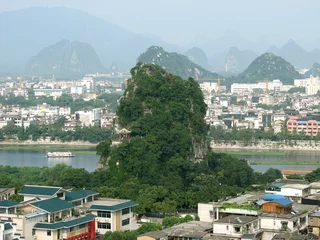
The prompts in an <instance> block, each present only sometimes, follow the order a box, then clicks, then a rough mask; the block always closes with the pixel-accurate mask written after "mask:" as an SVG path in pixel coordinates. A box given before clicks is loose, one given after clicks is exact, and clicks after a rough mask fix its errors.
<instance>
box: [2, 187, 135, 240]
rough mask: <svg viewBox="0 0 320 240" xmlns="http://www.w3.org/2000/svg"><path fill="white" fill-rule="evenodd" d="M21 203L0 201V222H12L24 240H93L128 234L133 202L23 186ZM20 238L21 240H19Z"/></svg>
mask: <svg viewBox="0 0 320 240" xmlns="http://www.w3.org/2000/svg"><path fill="white" fill-rule="evenodd" d="M18 194H19V195H22V196H23V198H24V201H22V202H20V203H19V202H13V201H10V200H5V201H0V221H8V220H10V221H12V222H13V223H14V224H15V226H16V227H15V229H16V230H15V232H16V233H18V234H20V236H22V237H24V238H25V239H27V240H29V239H39V240H60V239H64V240H66V239H68V240H75V239H88V240H89V239H95V237H96V234H98V235H99V234H101V235H102V234H104V233H105V232H107V231H128V230H131V229H135V228H136V226H137V225H136V224H135V225H134V226H133V220H134V217H133V213H132V207H133V206H136V205H137V204H136V203H135V202H132V201H130V200H121V199H99V198H98V197H97V196H98V194H99V193H97V192H94V191H91V190H86V189H83V190H80V191H73V190H67V189H63V188H61V187H52V186H35V185H26V186H24V187H23V188H22V190H21V191H20V192H19V193H18ZM21 239H23V238H21Z"/></svg>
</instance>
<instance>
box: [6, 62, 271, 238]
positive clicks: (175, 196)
mask: <svg viewBox="0 0 320 240" xmlns="http://www.w3.org/2000/svg"><path fill="white" fill-rule="evenodd" d="M131 73H132V78H131V79H129V81H128V87H127V89H126V92H125V94H124V96H123V98H122V99H121V100H120V106H119V108H118V111H117V114H118V117H119V123H120V124H121V125H122V126H124V127H126V128H128V129H129V130H131V131H132V134H131V139H130V140H125V141H123V142H122V143H121V144H119V145H117V146H114V147H111V149H110V141H103V142H102V143H101V144H99V145H98V147H97V153H98V154H99V155H101V156H102V157H103V158H105V159H109V160H108V164H109V168H107V169H100V170H97V171H95V172H92V173H89V172H87V171H85V170H84V169H73V168H71V167H69V166H66V165H63V164H58V165H56V166H55V167H53V168H47V167H45V168H22V167H21V168H19V167H3V166H2V167H0V180H1V181H2V182H1V181H0V187H1V186H3V185H5V186H7V187H8V186H16V187H17V189H19V187H21V185H22V184H26V183H28V184H42V185H54V186H61V187H65V188H69V187H74V188H78V189H80V188H86V189H92V190H95V191H97V192H99V193H100V196H101V197H110V198H122V199H132V200H134V201H137V202H138V204H139V205H138V206H137V207H136V208H135V212H137V213H139V214H143V213H145V212H156V213H161V214H172V213H175V212H176V209H177V208H190V207H196V206H197V204H198V203H199V202H209V201H212V200H215V201H217V200H218V199H221V198H222V197H227V196H236V195H237V194H238V193H242V192H244V191H246V190H248V189H251V185H252V184H254V183H260V184H266V183H268V182H269V183H270V182H272V181H274V180H275V179H276V176H277V174H276V173H274V172H270V173H268V174H267V175H265V174H261V173H260V174H258V173H254V172H253V170H252V168H251V167H250V166H249V165H248V163H247V161H246V160H244V159H239V158H236V157H234V156H230V155H227V154H223V153H214V152H209V153H207V154H206V150H207V147H206V138H207V132H208V128H207V126H206V124H205V123H204V120H203V117H204V115H205V111H206V106H205V104H204V102H203V95H202V92H201V91H200V88H199V85H198V84H197V83H196V82H195V81H194V80H193V79H191V78H190V79H188V80H187V81H185V80H182V78H180V77H178V76H174V75H171V74H168V73H167V72H166V71H164V70H163V69H162V68H161V67H159V66H156V65H150V64H137V66H136V67H135V68H133V69H132V71H131ZM196 156H198V157H202V160H201V161H195V159H196ZM197 160H199V159H197ZM169 220H170V221H169ZM169 220H168V223H167V225H171V224H172V222H174V221H175V219H169ZM117 234H118V235H117V237H116V236H113V237H114V238H107V239H126V238H124V235H121V233H117ZM131 237H132V236H131ZM128 239H130V238H128Z"/></svg>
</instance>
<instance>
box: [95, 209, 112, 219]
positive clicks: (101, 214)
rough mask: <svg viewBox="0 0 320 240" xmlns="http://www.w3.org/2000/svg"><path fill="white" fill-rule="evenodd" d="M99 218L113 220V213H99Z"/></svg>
mask: <svg viewBox="0 0 320 240" xmlns="http://www.w3.org/2000/svg"><path fill="white" fill-rule="evenodd" d="M98 217H101V218H111V212H107V211H98Z"/></svg>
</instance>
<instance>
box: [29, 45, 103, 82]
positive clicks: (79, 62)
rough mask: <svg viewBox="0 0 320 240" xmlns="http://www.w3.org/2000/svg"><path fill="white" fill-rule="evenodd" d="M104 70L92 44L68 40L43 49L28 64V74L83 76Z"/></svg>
mask: <svg viewBox="0 0 320 240" xmlns="http://www.w3.org/2000/svg"><path fill="white" fill-rule="evenodd" d="M104 70H105V69H104V67H103V66H102V64H101V62H100V59H99V57H98V55H97V54H96V52H95V51H94V49H93V47H92V46H90V45H89V44H87V43H82V42H78V41H73V42H70V41H68V40H62V41H60V42H57V43H55V44H53V45H51V46H49V47H46V48H44V49H42V50H41V51H40V52H39V53H38V54H37V55H36V56H34V57H32V58H31V59H30V60H29V62H28V63H27V66H26V72H27V73H28V74H37V75H55V76H83V75H84V74H87V73H97V72H102V71H104Z"/></svg>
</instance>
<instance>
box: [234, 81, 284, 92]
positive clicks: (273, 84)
mask: <svg viewBox="0 0 320 240" xmlns="http://www.w3.org/2000/svg"><path fill="white" fill-rule="evenodd" d="M282 87H283V83H282V82H281V81H280V80H279V79H275V80H273V81H270V82H268V91H274V92H279V91H281V90H282ZM266 88H267V83H266V82H259V83H233V84H232V85H231V93H237V94H240V93H243V92H253V90H255V89H261V90H262V91H265V90H266Z"/></svg>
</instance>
